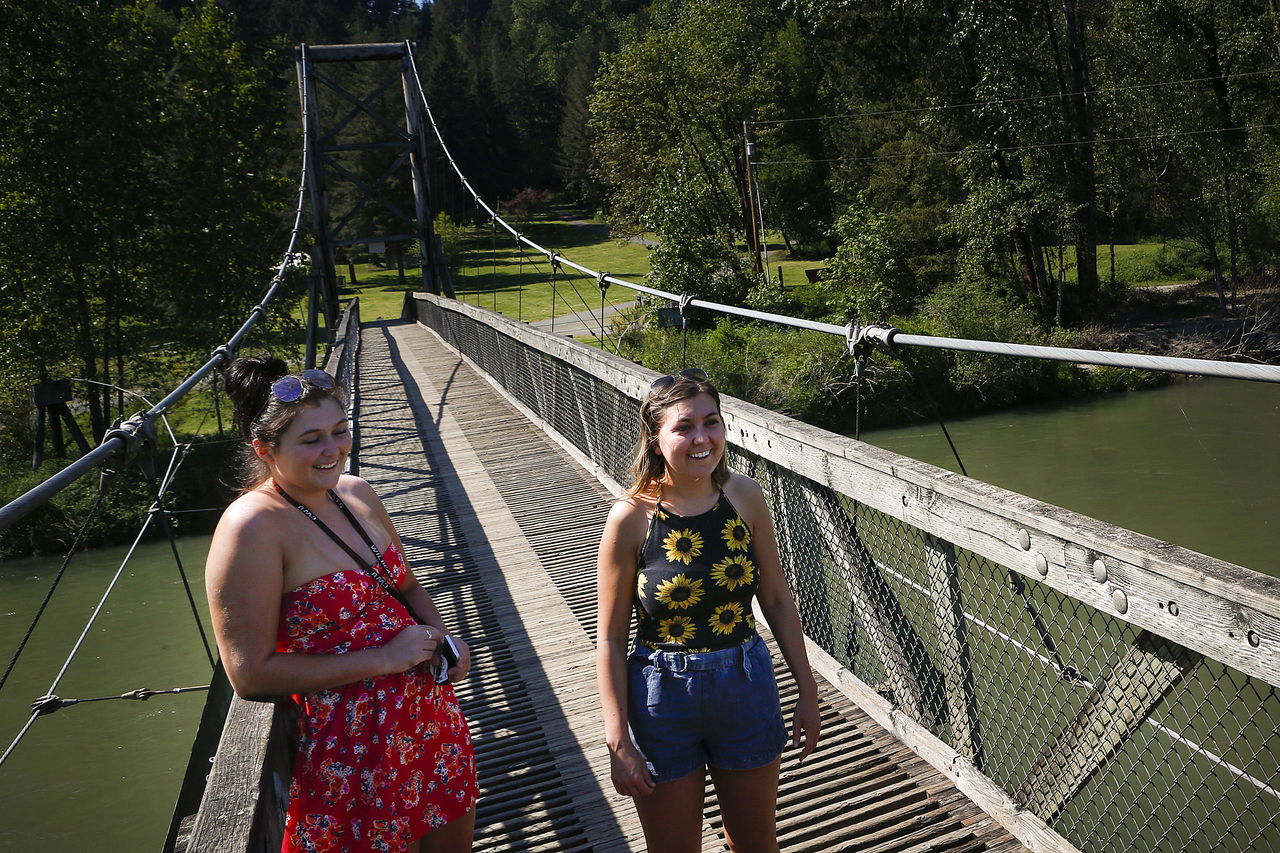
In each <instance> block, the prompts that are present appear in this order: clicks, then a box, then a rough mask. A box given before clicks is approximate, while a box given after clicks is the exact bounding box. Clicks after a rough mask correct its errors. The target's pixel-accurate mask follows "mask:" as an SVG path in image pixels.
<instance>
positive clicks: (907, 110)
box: [747, 68, 1280, 127]
mask: <svg viewBox="0 0 1280 853" xmlns="http://www.w3.org/2000/svg"><path fill="white" fill-rule="evenodd" d="M1277 72H1280V68H1267V69H1263V70H1261V71H1245V72H1241V73H1240V74H1214V75H1210V76H1208V77H1187V78H1184V79H1182V80H1162V81H1160V82H1158V83H1135V84H1134V85H1132V86H1108V87H1106V88H1104V89H1090V90H1089V91H1087V92H1086V91H1084V90H1080V91H1075V92H1053V93H1050V94H1047V95H1024V96H1022V97H1018V98H997V99H995V100H989V101H968V102H965V103H958V104H937V105H935V106H931V107H903V108H901V109H896V110H867V111H865V112H857V113H836V114H832V115H821V116H802V117H799V118H777V119H762V120H760V121H749V122H747V124H748V125H749V126H753V127H755V126H759V125H765V124H794V123H796V122H805V121H833V120H836V119H850V118H885V117H887V116H896V115H910V114H914V113H928V112H942V111H943V110H962V109H973V108H975V107H995V106H1002V105H1005V104H1025V103H1030V102H1033V101H1045V100H1052V99H1055V98H1057V99H1062V98H1074V97H1077V96H1080V95H1085V96H1092V95H1110V94H1113V93H1115V92H1132V91H1138V90H1141V89H1157V88H1160V87H1162V86H1181V85H1184V84H1187V83H1205V82H1208V81H1210V80H1231V79H1236V78H1240V77H1257V76H1259V75H1263V74H1275V73H1277Z"/></svg>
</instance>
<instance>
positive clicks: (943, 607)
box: [924, 533, 986, 769]
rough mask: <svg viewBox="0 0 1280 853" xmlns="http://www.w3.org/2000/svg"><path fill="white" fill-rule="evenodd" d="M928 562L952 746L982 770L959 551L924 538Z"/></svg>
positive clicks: (945, 544)
mask: <svg viewBox="0 0 1280 853" xmlns="http://www.w3.org/2000/svg"><path fill="white" fill-rule="evenodd" d="M924 547H925V554H926V559H927V561H928V573H929V593H930V595H932V597H933V617H934V622H935V624H936V625H937V627H938V655H939V657H940V659H941V660H940V661H939V665H940V668H941V670H942V676H943V679H944V681H945V683H946V693H947V717H948V719H949V720H950V722H951V742H952V743H954V744H955V747H956V750H957V751H958V752H959V753H960V754H961V755H963V756H965V757H966V758H968V759H969V760H970V761H972V762H973V763H974V765H975V766H976V767H978V768H979V769H981V768H983V767H985V765H986V759H985V756H984V755H983V752H982V736H981V734H980V728H979V725H978V701H977V698H976V694H975V692H974V687H973V667H972V666H970V664H969V637H968V623H967V622H966V621H965V618H964V607H963V603H962V602H961V600H960V573H959V571H958V569H957V566H956V549H955V548H953V547H952V546H951V543H950V542H944V541H943V540H941V539H937V538H936V537H933V536H930V535H929V534H927V533H926V534H925V535H924Z"/></svg>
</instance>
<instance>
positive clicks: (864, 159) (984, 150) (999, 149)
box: [752, 123, 1280, 166]
mask: <svg viewBox="0 0 1280 853" xmlns="http://www.w3.org/2000/svg"><path fill="white" fill-rule="evenodd" d="M1277 127H1280V123H1273V124H1242V125H1237V126H1235V127H1221V128H1213V129H1208V130H1203V129H1202V130H1177V131H1169V132H1168V133H1148V134H1143V135H1141V136H1116V137H1106V138H1103V139H1075V140H1069V141H1065V142H1038V143H1034V144H1031V143H1029V144H1027V145H997V146H991V147H972V148H959V149H956V150H952V151H913V152H909V153H901V154H872V155H865V156H861V157H830V158H825V159H818V160H753V161H752V164H753V165H756V166H796V165H803V164H808V163H869V162H874V161H878V160H903V159H908V158H911V157H955V156H958V155H961V154H998V153H1003V152H1008V151H1035V150H1041V149H1049V148H1070V147H1073V146H1078V145H1099V144H1105V145H1110V144H1111V143H1113V142H1146V141H1149V140H1152V139H1173V138H1175V137H1180V136H1205V135H1207V134H1213V133H1234V132H1236V131H1241V130H1271V129H1274V128H1277Z"/></svg>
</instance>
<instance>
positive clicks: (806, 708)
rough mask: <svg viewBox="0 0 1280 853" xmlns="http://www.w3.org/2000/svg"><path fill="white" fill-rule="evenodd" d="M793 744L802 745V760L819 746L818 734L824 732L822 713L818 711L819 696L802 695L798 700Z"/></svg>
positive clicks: (792, 725)
mask: <svg viewBox="0 0 1280 853" xmlns="http://www.w3.org/2000/svg"><path fill="white" fill-rule="evenodd" d="M791 719H792V723H791V745H792V746H797V747H798V746H801V745H802V744H803V746H804V748H803V749H801V750H800V762H801V763H804V760H805V759H806V758H808V757H809V753H811V752H813V751H814V749H816V748H817V746H818V735H819V734H820V733H821V732H822V715H821V714H820V713H819V712H818V697H816V696H811V697H808V698H805V697H801V698H800V699H798V700H797V701H796V709H795V711H794V712H793V713H792V718H791Z"/></svg>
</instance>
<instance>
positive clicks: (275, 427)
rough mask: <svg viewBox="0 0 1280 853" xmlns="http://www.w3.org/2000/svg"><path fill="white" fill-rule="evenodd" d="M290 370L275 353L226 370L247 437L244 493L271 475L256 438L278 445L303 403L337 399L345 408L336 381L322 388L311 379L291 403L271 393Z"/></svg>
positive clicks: (243, 435) (229, 393) (238, 361)
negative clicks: (255, 446) (255, 445)
mask: <svg viewBox="0 0 1280 853" xmlns="http://www.w3.org/2000/svg"><path fill="white" fill-rule="evenodd" d="M288 373H289V366H288V365H286V364H285V363H284V361H283V360H282V359H279V358H276V357H275V356H267V355H264V356H246V357H244V358H237V359H236V360H235V361H233V362H231V365H230V366H229V367H228V368H227V372H226V387H227V396H229V397H230V398H231V402H232V405H233V406H234V411H235V415H234V418H235V425H236V429H237V430H239V432H240V437H241V438H243V439H244V441H245V446H244V447H243V448H242V449H241V452H240V477H239V480H240V485H239V489H240V491H241V492H242V493H243V492H251V491H253V490H254V489H256V488H257V487H258V486H261V485H262V484H263V483H265V482H266V481H267V478H268V477H270V469H268V467H267V463H265V462H263V461H262V460H261V459H260V458H258V454H257V453H255V452H254V450H253V442H254V440H255V439H256V440H258V441H261V442H262V443H263V444H266V445H269V446H271V447H275V446H276V444H277V443H278V442H279V441H280V436H281V435H283V434H284V432H285V430H287V429H288V428H289V424H291V423H293V419H294V418H295V417H297V416H298V412H299V411H301V410H302V408H303V406H318V405H320V403H321V402H322V401H323V400H324V399H325V398H331V399H333V400H335V401H337V403H338V406H339V407H341V408H342V409H343V410H344V411H345V410H346V406H345V405H344V404H343V399H342V391H341V390H340V389H339V387H338V386H337V384H336V383H335V385H334V387H333V388H320V387H318V386H316V385H312V384H311V383H310V382H303V383H302V396H300V397H299V398H298V399H296V400H294V401H293V402H291V403H286V402H284V401H282V400H280V399H278V398H277V397H276V396H275V395H274V394H272V393H271V384H272V383H273V382H275V381H276V380H277V379H279V378H280V377H282V376H286V375H288Z"/></svg>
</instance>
